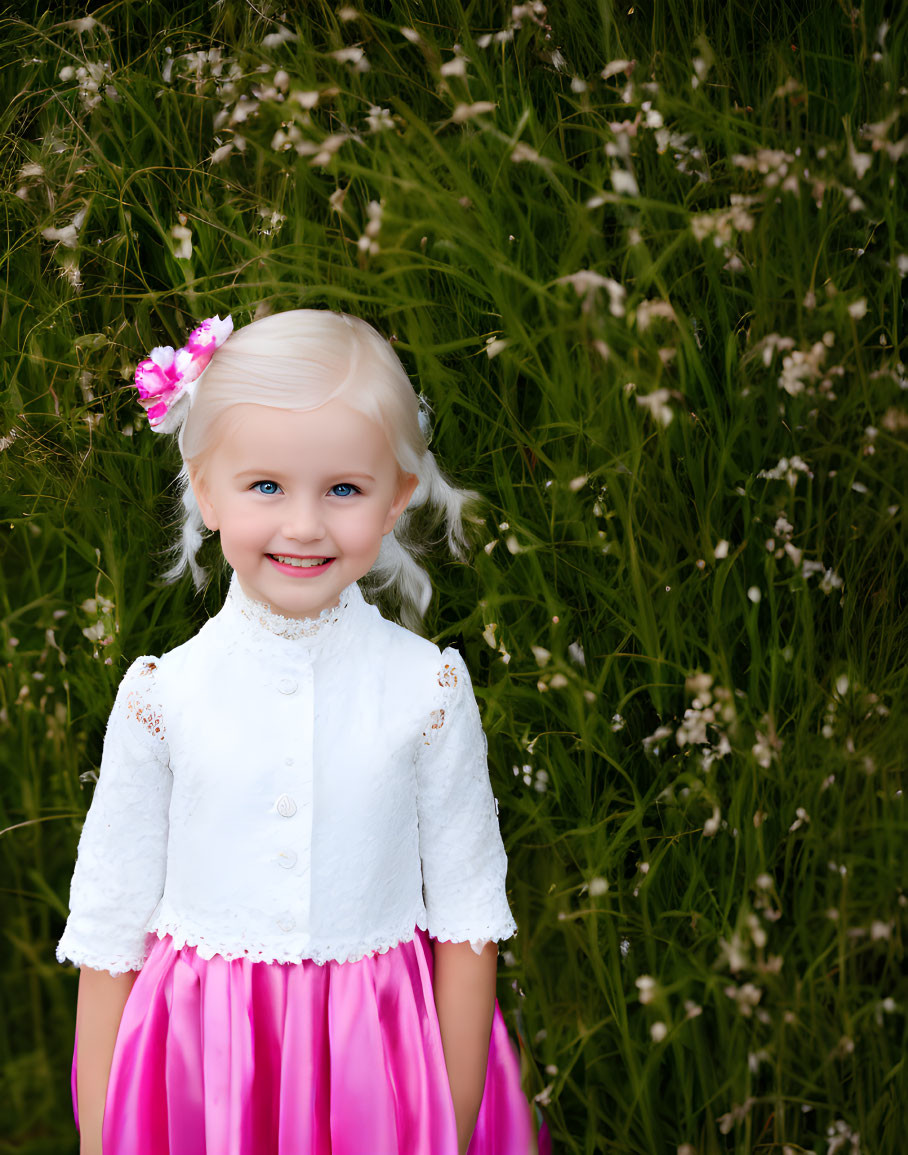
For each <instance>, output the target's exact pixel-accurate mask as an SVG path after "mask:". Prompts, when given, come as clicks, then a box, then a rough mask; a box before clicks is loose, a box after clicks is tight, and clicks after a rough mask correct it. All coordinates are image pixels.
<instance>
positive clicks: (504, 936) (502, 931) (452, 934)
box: [428, 919, 517, 949]
mask: <svg viewBox="0 0 908 1155" xmlns="http://www.w3.org/2000/svg"><path fill="white" fill-rule="evenodd" d="M428 930H429V936H430V937H431V938H434V939H435V940H436V941H437V942H469V943H471V944H472V943H474V942H507V940H508V939H510V938H513V937H514V935H515V934H517V923H516V922H514V920H513V919H512V920H511V922H510V923H508V924H506V926H505V927H504V928H502V927H501V925H500V924H498V926H497V927H492V926H488V927H484V928H483V929H482V930H480V931H479V932H478V933H477V931H476V929H475V928H474V929H472V930H463V929H461V930H451V929H449V928H447V927H442V928H440V929H438V930H436V929H433V927H432V926H431V925H430V926H429V928H428ZM474 949H475V948H474Z"/></svg>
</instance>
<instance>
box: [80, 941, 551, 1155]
mask: <svg viewBox="0 0 908 1155" xmlns="http://www.w3.org/2000/svg"><path fill="white" fill-rule="evenodd" d="M432 973H433V955H432V946H431V939H430V938H429V936H428V934H427V933H426V932H425V931H423V930H419V929H418V928H417V930H416V934H415V937H414V938H413V939H412V941H410V942H406V943H400V944H399V945H398V946H396V947H394V948H392V949H391V950H389V951H386V952H385V953H384V954H375V955H370V956H367V957H366V958H363V959H360V960H359V961H358V962H353V963H338V962H329V963H326V964H325V965H323V966H319V965H318V964H317V963H314V962H312V961H311V960H308V959H307V960H303V961H302V962H300V963H262V962H251V961H250V960H248V959H235V960H233V961H230V962H228V961H227V960H225V959H223V958H221V956H220V955H215V957H214V958H212V959H203V958H200V957H199V956H198V955H197V954H196V951H195V948H194V947H191V946H186V947H183V948H182V949H180V950H175V949H174V947H173V944H172V940H171V938H170V936H169V935H168V936H167V937H166V938H163V939H160V940H159V941H158V942H157V943H156V944H155V946H154V948H153V949H152V952H151V954H150V955H149V957H148V960H147V962H146V963H145V966H144V967H143V968H142V970H141V971H140V972H139V975H138V977H137V979H136V982H135V985H134V986H133V988H132V991H131V992H130V995H129V999H128V1000H127V1003H126V1007H125V1010H124V1012H123V1018H122V1020H121V1023H120V1029H119V1033H118V1035H117V1042H116V1047H115V1049H114V1056H113V1064H112V1067H111V1072H110V1081H109V1084H108V1091H107V1102H106V1106H105V1112H104V1135H103V1147H104V1155H206V1153H207V1155H457V1135H456V1129H455V1122H454V1106H453V1102H452V1099H451V1090H450V1085H449V1083H448V1077H447V1071H446V1069H445V1061H444V1052H443V1050H442V1043H441V1033H440V1030H439V1026H438V1017H437V1015H436V1011H435V1001H434V996H433V992H432ZM76 1047H77V1048H78V1039H77V1040H76ZM72 1090H73V1106H74V1109H75V1112H76V1125H77V1126H78V1121H79V1120H78V1107H77V1100H76V1055H75V1052H74V1054H73V1073H72ZM542 1144H545V1145H546V1146H547V1143H546V1139H543V1140H542V1143H541V1145H542ZM535 1150H536V1141H535V1140H534V1138H533V1125H532V1120H531V1114H530V1108H529V1104H528V1103H527V1100H526V1097H525V1096H524V1094H523V1091H522V1089H521V1085H520V1062H519V1057H518V1054H517V1051H516V1048H515V1047H514V1044H513V1043H512V1042H511V1040H510V1038H509V1036H508V1032H507V1027H506V1026H505V1022H504V1019H503V1017H502V1014H501V1009H500V1007H499V1006H498V1003H497V1001H496V1003H495V1014H494V1019H493V1023H492V1036H491V1040H490V1044H489V1064H488V1071H487V1074H486V1085H485V1093H484V1097H483V1100H482V1107H481V1108H480V1112H479V1119H478V1121H477V1124H476V1130H475V1132H474V1134H473V1139H472V1142H471V1144H470V1149H469V1155H531V1153H532V1152H534V1151H535Z"/></svg>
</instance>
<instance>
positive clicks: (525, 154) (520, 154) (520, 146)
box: [511, 140, 547, 164]
mask: <svg viewBox="0 0 908 1155" xmlns="http://www.w3.org/2000/svg"><path fill="white" fill-rule="evenodd" d="M511 160H512V161H514V163H515V164H521V163H524V162H527V163H530V164H545V163H547V162H545V161H544V160H543V158H542V157H541V156H540V155H539V153H538V152H537V151H536V149H535V148H530V146H529V145H528V144H524V142H523V141H522V140H518V141H517V143H516V144H515V145H514V147H513V149H511Z"/></svg>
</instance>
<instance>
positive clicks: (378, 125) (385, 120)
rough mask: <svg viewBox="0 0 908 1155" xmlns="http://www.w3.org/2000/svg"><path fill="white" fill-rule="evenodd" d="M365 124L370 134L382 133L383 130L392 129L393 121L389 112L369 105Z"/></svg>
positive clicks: (386, 109) (374, 105) (375, 105)
mask: <svg viewBox="0 0 908 1155" xmlns="http://www.w3.org/2000/svg"><path fill="white" fill-rule="evenodd" d="M366 124H367V125H368V127H369V131H370V132H382V131H383V130H384V129H389V128H393V127H394V120H393V118H392V116H391V110H390V109H388V108H380V107H379V106H378V105H377V104H372V105H370V106H369V112H368V115H367V116H366Z"/></svg>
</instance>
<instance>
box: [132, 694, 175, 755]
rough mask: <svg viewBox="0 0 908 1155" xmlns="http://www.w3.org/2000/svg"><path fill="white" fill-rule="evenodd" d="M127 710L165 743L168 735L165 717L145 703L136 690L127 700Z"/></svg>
mask: <svg viewBox="0 0 908 1155" xmlns="http://www.w3.org/2000/svg"><path fill="white" fill-rule="evenodd" d="M126 709H127V711H128V712H129V715H130V717H131V718H134V719H135V721H137V722H138V723H139V725H140V726H144V727H145V729H146V730H147V731H148V733H149V734H151V735H153V736H154V737H155V738H160V740H161V741H162V742H163V741H164V737H165V735H166V730H165V727H164V719H163V717H162V716H161V715H160V714H159V713H158V712H157V711H155V710H154V709H152V707H151V706H149V705H148V703H147V702H145V701H144V700H143V699H142V697H141V696H140V695H139V694H137V693H136V691H135V690H133V691H132V693H131V694H130V695H129V696H128V697H127V699H126Z"/></svg>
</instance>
